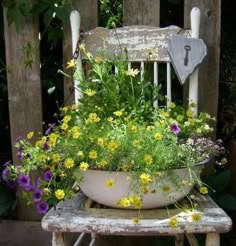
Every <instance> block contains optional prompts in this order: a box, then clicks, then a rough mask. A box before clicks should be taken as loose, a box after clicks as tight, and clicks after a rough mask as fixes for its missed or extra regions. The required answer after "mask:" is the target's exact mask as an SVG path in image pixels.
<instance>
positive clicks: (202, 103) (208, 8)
mask: <svg viewBox="0 0 236 246" xmlns="http://www.w3.org/2000/svg"><path fill="white" fill-rule="evenodd" d="M193 7H198V8H199V9H200V10H201V21H200V34H199V37H200V38H202V39H203V40H204V42H205V44H206V46H207V50H208V54H207V57H206V58H205V59H204V61H203V63H202V64H201V65H200V67H199V85H200V86H199V87H200V88H199V111H207V112H208V113H209V114H211V115H212V116H215V117H217V110H218V84H219V61H220V48H219V47H220V25H221V19H220V13H221V0H205V1H201V0H185V4H184V27H185V28H190V11H191V9H192V8H193ZM213 135H215V134H213ZM214 137H215V136H214Z"/></svg>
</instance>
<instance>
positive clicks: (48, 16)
mask: <svg viewBox="0 0 236 246" xmlns="http://www.w3.org/2000/svg"><path fill="white" fill-rule="evenodd" d="M53 14H54V11H53V9H48V10H47V11H46V12H45V14H44V18H43V22H44V24H45V26H46V28H47V27H48V26H49V24H50V22H51V21H52V19H53Z"/></svg>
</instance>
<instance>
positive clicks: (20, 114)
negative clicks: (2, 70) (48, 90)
mask: <svg viewBox="0 0 236 246" xmlns="http://www.w3.org/2000/svg"><path fill="white" fill-rule="evenodd" d="M22 22H23V23H22V26H21V30H20V32H19V33H17V32H16V29H15V26H13V25H11V26H8V23H7V18H6V11H4V35H5V46H6V63H7V67H8V70H7V80H8V100H9V118H10V126H11V142H12V153H13V161H14V163H16V164H17V160H16V149H15V147H14V144H15V140H16V137H17V136H22V137H25V136H26V134H27V133H28V132H29V131H34V132H35V133H36V134H37V133H38V132H41V131H42V101H41V84H40V65H39V64H40V61H39V49H38V48H39V39H38V33H39V29H38V19H37V17H33V18H31V17H29V18H25V19H23V18H22ZM27 44H30V46H31V47H32V58H33V63H32V67H31V68H30V67H26V65H25V64H24V62H25V59H26V55H25V54H24V47H26V45H27ZM30 46H28V48H29V47H30ZM18 205H19V206H18V208H19V209H18V215H19V218H21V219H22V220H27V219H29V220H31V219H33V218H34V214H36V213H34V212H33V210H31V209H25V207H26V205H25V203H23V204H21V200H20V202H19V203H18ZM21 205H22V207H21ZM36 216H37V215H36ZM37 217H38V216H37Z"/></svg>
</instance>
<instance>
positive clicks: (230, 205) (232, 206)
mask: <svg viewBox="0 0 236 246" xmlns="http://www.w3.org/2000/svg"><path fill="white" fill-rule="evenodd" d="M217 200H218V203H219V205H220V206H221V207H222V208H224V209H229V210H236V198H235V197H234V196H232V195H231V194H221V195H219V196H218V198H217Z"/></svg>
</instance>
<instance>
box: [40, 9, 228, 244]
mask: <svg viewBox="0 0 236 246" xmlns="http://www.w3.org/2000/svg"><path fill="white" fill-rule="evenodd" d="M199 17H200V14H199V10H198V9H197V8H194V9H193V10H192V14H191V19H192V30H191V31H190V30H187V31H186V30H185V31H184V30H181V29H180V28H178V27H176V26H170V27H167V28H157V27H150V26H127V27H122V28H117V29H112V30H110V29H105V28H96V29H94V30H92V31H89V32H86V33H84V34H83V36H81V37H80V31H79V30H80V17H79V14H78V12H76V11H73V12H72V14H71V25H72V41H73V42H72V47H73V54H75V53H76V52H78V50H77V44H78V40H79V41H80V42H81V43H85V44H86V49H87V50H88V51H89V52H91V53H92V54H93V55H94V56H96V55H97V52H98V50H99V49H103V47H104V43H105V45H106V50H104V52H105V54H106V53H108V52H109V53H112V54H119V53H120V50H121V49H127V51H128V57H129V61H130V63H129V67H132V65H133V63H140V69H141V75H140V76H143V72H144V67H145V66H144V64H145V62H146V60H147V56H149V60H150V61H151V62H152V64H153V83H154V84H156V85H157V84H158V83H159V77H160V76H159V73H158V72H159V66H160V64H161V63H162V64H164V66H166V75H165V76H166V84H167V85H166V95H167V103H169V102H171V101H172V89H171V88H172V81H171V78H172V75H171V71H172V69H171V63H172V60H173V59H171V58H170V55H169V52H168V43H169V40H170V39H171V38H172V37H173V36H174V35H176V34H181V35H182V36H183V37H188V38H198V32H199ZM183 52H186V53H187V54H185V53H184V54H183V55H182V56H181V57H180V62H186V61H184V59H186V57H187V56H188V55H190V54H188V51H185V50H183ZM190 60H191V59H190ZM173 65H174V66H175V65H176V64H173ZM77 66H78V67H77V69H78V70H80V69H82V57H81V56H80V55H78V62H77ZM76 83H78V82H77V81H75V84H76ZM189 88H190V89H189V100H190V101H193V102H194V103H196V104H198V70H197V68H195V69H194V72H193V73H192V74H191V76H190V86H189ZM80 97H81V95H80V93H79V92H78V91H77V90H75V101H76V102H77V101H78V99H79V98H80ZM155 106H158V101H156V102H155ZM195 114H197V110H196V111H195ZM193 192H194V191H193ZM194 195H195V196H196V199H197V201H198V203H199V206H200V208H199V209H200V210H201V217H202V219H201V221H200V222H198V223H196V224H194V223H190V221H189V216H190V215H189V214H188V213H184V212H181V218H182V223H181V226H180V227H176V228H170V226H169V225H168V218H166V211H165V212H163V211H164V210H163V209H154V210H150V211H148V210H147V211H144V212H143V213H142V216H143V218H142V223H141V224H140V225H134V224H133V222H132V220H131V219H130V218H132V216H133V215H132V211H129V210H119V209H109V208H108V209H100V208H85V207H83V206H82V205H81V202H79V204H80V205H79V206H78V203H76V202H75V200H70V201H65V202H62V203H60V204H59V205H58V208H57V210H53V209H52V210H50V211H49V213H48V214H47V215H45V216H44V218H43V220H42V227H43V228H44V229H45V230H48V231H52V232H53V245H64V242H65V241H64V237H63V235H64V232H78V233H81V235H80V237H79V238H78V240H77V241H76V243H75V244H74V245H79V244H80V242H81V240H82V238H83V236H84V235H85V233H91V237H92V240H91V242H90V244H89V245H90V246H92V245H94V244H95V240H96V237H97V236H98V234H112V235H127V236H132V235H142V236H147V235H161V236H163V235H173V236H175V237H176V241H175V245H183V236H184V235H186V237H187V239H188V240H189V241H190V243H191V245H198V244H197V242H196V240H195V239H194V237H193V234H194V233H206V234H207V239H206V245H207V246H210V245H211V246H218V245H220V237H219V235H220V233H224V232H227V231H229V230H230V228H231V224H232V222H231V220H230V218H229V217H228V216H227V215H226V213H225V212H224V211H223V210H222V209H221V208H219V207H218V206H217V205H216V204H215V203H214V202H213V201H212V200H211V199H210V198H209V197H207V196H204V197H203V196H201V195H199V194H198V193H196V194H194ZM77 202H78V201H77ZM76 204H77V205H76ZM78 207H80V209H78ZM171 213H179V211H177V210H173V211H171Z"/></svg>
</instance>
